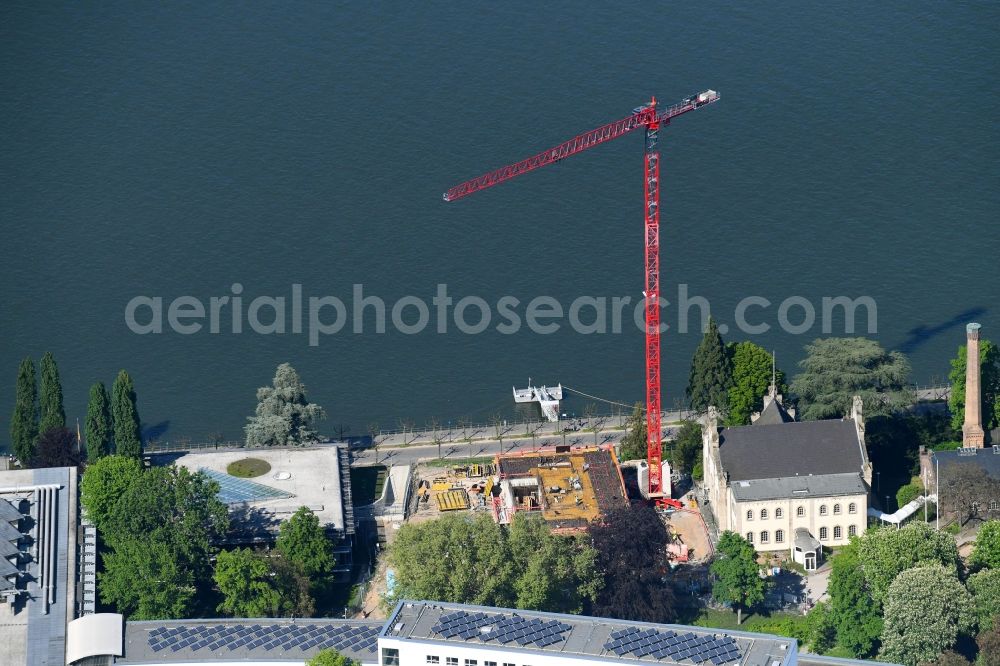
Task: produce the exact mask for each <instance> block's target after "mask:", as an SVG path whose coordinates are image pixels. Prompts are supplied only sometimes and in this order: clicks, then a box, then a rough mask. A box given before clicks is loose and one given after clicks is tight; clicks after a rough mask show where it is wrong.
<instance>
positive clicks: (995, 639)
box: [976, 617, 1000, 666]
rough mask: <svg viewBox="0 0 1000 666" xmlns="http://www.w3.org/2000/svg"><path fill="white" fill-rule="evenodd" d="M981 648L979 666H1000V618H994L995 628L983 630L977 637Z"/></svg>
mask: <svg viewBox="0 0 1000 666" xmlns="http://www.w3.org/2000/svg"><path fill="white" fill-rule="evenodd" d="M976 646H977V647H978V648H979V659H977V660H976V664H977V666H1000V617H995V618H993V626H992V627H986V628H983V629H982V631H980V632H979V635H978V636H976Z"/></svg>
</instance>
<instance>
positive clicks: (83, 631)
mask: <svg viewBox="0 0 1000 666" xmlns="http://www.w3.org/2000/svg"><path fill="white" fill-rule="evenodd" d="M124 636H125V618H123V617H122V616H121V615H119V614H118V613H96V614H93V615H84V616H83V617H80V618H77V619H75V620H73V621H72V622H70V623H69V624H68V625H66V664H67V665H68V664H72V663H73V662H75V661H79V660H80V659H84V658H85V657H96V656H107V655H114V656H116V657H120V656H122V653H123V651H122V646H123V645H124V640H125V638H124Z"/></svg>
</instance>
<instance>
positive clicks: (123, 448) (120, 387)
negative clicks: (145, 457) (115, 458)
mask: <svg viewBox="0 0 1000 666" xmlns="http://www.w3.org/2000/svg"><path fill="white" fill-rule="evenodd" d="M111 417H112V421H113V423H114V430H115V453H117V454H118V455H120V456H129V457H132V458H138V457H140V456H141V455H142V438H141V436H140V432H139V412H138V410H137V409H136V405H135V387H134V386H133V385H132V378H131V377H129V374H128V373H127V372H125V371H124V370H122V371H121V372H119V373H118V377H116V378H115V383H114V386H113V387H112V388H111Z"/></svg>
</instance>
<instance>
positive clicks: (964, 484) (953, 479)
mask: <svg viewBox="0 0 1000 666" xmlns="http://www.w3.org/2000/svg"><path fill="white" fill-rule="evenodd" d="M938 492H939V497H938V501H939V502H940V503H941V508H942V509H943V510H945V511H951V512H954V513H955V515H956V516H957V517H958V519H959V521H960V522H961V524H962V525H964V524H965V523H967V522H969V521H970V520H972V519H973V518H975V517H977V516H979V515H981V514H982V512H984V511H985V510H986V508H987V507H988V506H989V503H990V501H994V500H995V498H997V497H1000V482H998V481H997V480H996V479H993V478H992V477H990V475H989V474H987V473H986V470H985V469H983V468H982V467H981V466H980V465H977V464H976V463H975V462H971V461H969V462H956V463H955V464H953V465H949V466H948V467H947V468H945V469H944V471H942V472H941V479H940V482H939V490H938Z"/></svg>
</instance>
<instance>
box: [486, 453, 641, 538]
mask: <svg viewBox="0 0 1000 666" xmlns="http://www.w3.org/2000/svg"><path fill="white" fill-rule="evenodd" d="M496 463H497V472H498V479H499V480H498V484H497V485H498V486H499V493H497V491H496V490H494V491H493V493H492V498H491V502H492V506H491V508H492V510H493V516H494V517H495V518H496V520H497V521H498V522H499V523H501V524H508V523H510V522H511V521H513V520H515V519H516V514H518V513H522V512H533V513H537V514H538V515H540V516H541V517H542V518H543V519H544V520H546V521H547V522H548V523H549V524H550V525H551V527H552V529H553V530H556V531H560V532H574V531H580V530H584V529H586V527H587V525H589V524H590V523H591V522H593V521H594V520H596V519H599V518H600V517H601V516H603V515H604V514H606V513H608V512H609V511H611V510H613V509H618V508H622V507H626V506H628V499H627V496H626V494H625V483H624V482H623V481H622V475H621V472H620V471H619V469H618V459H617V458H616V457H615V452H614V448H613V447H611V446H592V447H579V448H572V449H569V450H566V451H563V450H562V447H559V449H558V450H556V449H543V450H540V451H538V452H523V453H511V454H506V455H500V456H497V458H496Z"/></svg>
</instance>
